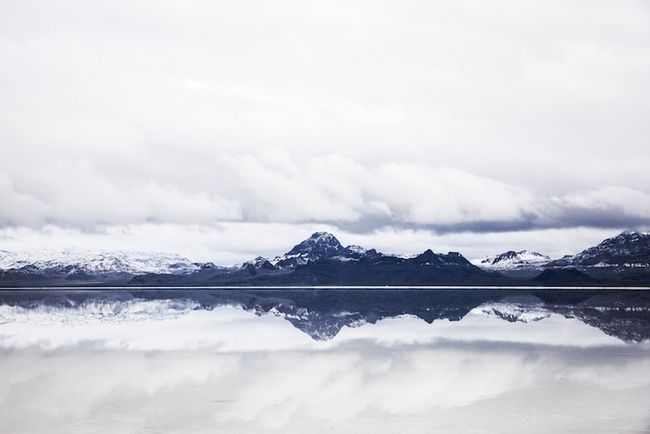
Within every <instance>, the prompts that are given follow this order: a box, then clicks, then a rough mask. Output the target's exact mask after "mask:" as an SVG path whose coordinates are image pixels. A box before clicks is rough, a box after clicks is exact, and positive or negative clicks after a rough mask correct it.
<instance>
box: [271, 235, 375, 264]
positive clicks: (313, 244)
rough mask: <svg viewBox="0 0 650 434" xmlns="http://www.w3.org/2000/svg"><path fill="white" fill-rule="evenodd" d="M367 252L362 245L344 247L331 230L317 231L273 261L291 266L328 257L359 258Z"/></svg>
mask: <svg viewBox="0 0 650 434" xmlns="http://www.w3.org/2000/svg"><path fill="white" fill-rule="evenodd" d="M366 253H367V251H366V249H364V248H363V247H360V246H355V245H352V246H347V247H343V245H342V244H341V243H340V242H339V240H338V239H336V237H335V236H334V235H332V234H330V233H329V232H315V233H313V234H312V235H311V236H310V237H309V238H307V239H306V240H304V241H302V242H300V243H298V244H296V245H295V246H293V248H292V249H291V250H289V251H288V252H287V253H285V254H284V255H282V256H277V257H275V258H274V259H273V260H272V261H271V263H272V264H273V265H275V266H276V267H278V268H291V267H296V266H298V265H306V264H308V263H309V262H316V261H320V260H328V259H337V260H341V261H346V260H358V259H361V258H362V257H364V255H366Z"/></svg>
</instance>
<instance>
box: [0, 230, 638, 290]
mask: <svg viewBox="0 0 650 434" xmlns="http://www.w3.org/2000/svg"><path fill="white" fill-rule="evenodd" d="M0 284H1V285H2V286H75V285H84V286H85V285H111V286H112V285H118V286H131V285H137V286H199V285H200V286H204V285H205V286H230V285H235V286H237V285H240V286H285V285H286V286H301V285H304V286H314V285H316V286H319V285H328V286H329V285H331V286H336V285H360V286H363V285H372V286H375V285H379V286H383V285H398V286H399V285H402V286H409V285H410V286H416V285H454V286H456V285H457V286H462V285H489V286H512V285H522V284H525V285H545V286H562V285H571V286H573V285H577V286H590V285H648V284H650V233H642V232H630V231H626V232H622V233H621V234H619V235H617V236H615V237H613V238H608V239H606V240H604V241H603V242H601V243H599V244H598V245H596V246H593V247H589V248H587V249H585V250H583V251H582V252H580V253H578V254H576V255H573V256H565V257H563V258H560V259H555V260H553V259H551V258H550V257H549V256H546V255H543V254H541V253H537V252H533V251H528V250H521V251H514V250H512V251H507V252H504V253H501V254H497V255H494V256H490V257H486V258H483V259H481V260H478V261H475V262H474V263H471V262H470V261H468V260H467V259H466V258H465V257H464V256H462V255H461V254H460V253H458V252H448V253H434V252H433V251H432V250H430V249H428V250H425V251H424V252H422V253H420V254H418V255H414V256H411V257H404V256H399V255H391V254H384V253H381V252H378V251H377V250H375V249H365V248H363V247H361V246H357V245H349V246H344V245H342V244H341V243H340V242H339V240H338V239H337V238H336V237H335V236H334V235H332V234H331V233H328V232H316V233H314V234H312V235H311V236H310V237H309V238H307V239H305V240H303V241H302V242H300V243H298V244H296V245H295V246H294V247H293V248H291V249H290V250H289V251H287V253H285V254H284V255H280V256H276V257H274V258H264V257H257V258H255V259H252V260H250V261H247V262H244V263H243V264H240V265H235V266H217V265H215V264H213V263H211V262H203V263H200V262H192V261H191V260H189V259H187V258H184V257H182V256H179V255H174V254H152V253H138V252H108V251H103V252H94V251H81V250H64V251H61V252H53V251H42V252H31V253H29V254H19V253H14V252H8V251H0Z"/></svg>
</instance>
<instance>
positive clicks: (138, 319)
mask: <svg viewBox="0 0 650 434" xmlns="http://www.w3.org/2000/svg"><path fill="white" fill-rule="evenodd" d="M504 319H505V320H507V321H504ZM541 319H544V321H540V320H541ZM360 340H369V341H373V342H376V343H380V344H382V345H386V346H393V345H399V344H425V343H435V342H437V341H441V340H447V341H449V340H451V341H462V342H470V341H471V342H475V341H504V342H520V343H531V344H542V345H567V346H578V347H588V346H593V345H623V343H622V342H621V341H620V340H619V339H617V338H614V337H611V336H607V335H605V334H604V333H603V332H602V331H601V330H599V329H597V328H594V327H590V326H588V325H587V324H585V323H583V322H581V321H580V320H578V319H576V318H565V317H564V316H562V315H559V314H551V313H549V312H547V311H545V310H543V309H542V308H541V307H530V306H519V305H517V304H509V303H498V304H485V305H482V306H480V307H478V308H475V309H474V310H472V311H471V312H470V313H469V314H468V315H466V316H465V317H464V318H463V319H461V320H460V321H449V320H446V319H445V320H435V321H433V323H431V324H429V323H427V322H425V321H424V320H422V319H421V318H418V317H416V316H413V315H400V316H395V317H388V318H380V317H370V316H368V317H364V316H362V315H360V314H358V313H354V312H341V313H338V314H336V315H334V314H332V315H327V314H324V313H322V312H312V311H308V310H306V309H298V310H296V311H293V312H291V313H289V314H287V313H283V312H281V311H280V310H278V309H275V308H274V309H271V310H270V311H269V312H268V313H264V312H263V311H257V310H255V309H253V310H251V311H246V310H243V309H242V308H241V307H234V306H221V307H214V308H210V309H209V310H206V309H202V308H200V306H199V305H198V304H196V303H195V302H192V301H185V300H150V301H145V300H138V299H135V300H128V301H103V302H85V303H81V304H78V305H76V306H72V307H52V306H33V307H30V308H26V307H16V306H7V305H2V306H0V348H29V347H41V348H50V349H52V348H59V347H71V346H77V345H82V344H87V343H92V345H94V346H98V347H101V348H109V349H110V348H113V349H130V350H180V349H191V348H213V349H214V350H216V351H219V352H229V351H271V350H287V349H308V350H322V349H325V348H332V347H336V346H338V345H343V344H347V343H349V342H357V341H360Z"/></svg>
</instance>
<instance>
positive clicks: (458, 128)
mask: <svg viewBox="0 0 650 434" xmlns="http://www.w3.org/2000/svg"><path fill="white" fill-rule="evenodd" d="M577 17H579V19H578V18H577ZM648 18H650V8H649V7H648V5H647V4H646V3H645V2H642V1H629V2H627V1H626V2H623V3H621V4H617V5H616V7H612V5H611V3H610V2H607V1H594V2H590V4H589V7H588V8H585V6H584V4H583V3H582V2H579V1H569V2H566V1H563V2H559V1H558V2H556V1H551V2H545V3H544V4H539V5H527V6H526V7H524V6H523V5H518V4H514V3H512V2H509V1H498V2H496V3H491V4H490V5H486V4H484V2H479V1H467V2H460V3H453V4H439V5H438V4H430V2H423V1H416V0H413V1H407V2H406V3H404V2H399V3H397V2H391V1H378V2H372V3H367V2H362V1H359V2H356V1H353V2H329V3H327V4H316V5H314V4H312V5H310V6H307V5H305V4H303V3H302V2H297V1H286V2H280V3H277V2H276V3H272V4H271V3H268V4H266V3H265V4H257V3H255V4H248V3H247V2H237V3H219V4H214V3H213V2H208V1H199V2H194V3H192V4H191V5H188V4H181V3H176V2H172V1H163V2H155V3H151V2H147V1H137V2H131V3H129V5H122V4H118V3H116V2H103V3H102V4H101V5H99V6H96V7H92V8H90V7H89V6H88V5H87V4H86V3H84V2H81V1H76V0H69V1H65V2H63V3H60V4H57V5H56V6H55V5H53V4H50V3H48V2H41V1H38V0H27V1H24V2H19V3H16V2H13V3H8V2H5V3H3V4H2V5H0V58H1V59H2V60H1V61H0V62H1V63H2V68H0V95H2V96H1V97H0V155H1V158H0V227H1V228H3V229H2V230H3V231H7V230H9V231H12V230H15V229H16V228H31V229H32V230H33V231H34V232H33V234H39V233H41V234H42V233H43V231H44V230H45V228H47V227H58V228H61V229H62V230H74V231H77V232H78V233H79V234H78V235H77V236H74V237H71V238H70V242H72V243H79V242H83V240H82V237H83V235H82V234H83V233H87V232H92V231H99V232H102V231H103V232H104V233H110V232H120V231H124V230H129V228H134V227H141V226H143V225H150V224H158V225H161V230H164V229H163V226H162V225H185V226H187V227H192V226H199V227H201V228H202V229H203V230H206V231H214V230H216V229H215V228H218V227H220V225H228V224H235V223H241V224H250V225H258V224H267V225H269V226H268V228H272V227H273V225H295V227H296V228H303V229H304V228H306V227H310V225H315V226H321V227H323V226H327V227H334V228H337V229H339V230H341V231H344V232H346V233H349V234H351V235H352V236H362V235H363V234H367V233H381V232H382V231H383V232H386V231H388V232H390V231H402V232H403V233H404V234H408V231H423V232H426V233H429V234H438V235H441V234H461V233H464V232H474V233H477V234H488V233H494V232H515V231H520V232H522V233H523V232H530V231H533V232H534V231H540V230H556V229H573V228H582V227H586V228H592V230H593V231H594V233H596V232H595V231H597V230H598V229H599V228H600V229H611V230H619V229H622V228H647V227H648V225H649V224H650V190H649V187H648V186H650V171H648V167H650V153H649V152H650V151H649V149H650V148H649V147H648V146H647V142H648V139H649V138H650V127H649V126H648V122H647V119H648V118H650V103H649V101H650V86H649V82H648V77H649V76H650V55H649V54H648V53H650V43H649V42H648V41H650V30H649V28H650V27H649V26H647V23H648ZM251 227H253V226H251ZM294 232H302V229H300V230H298V229H296V230H294ZM531 233H532V232H531ZM566 233H567V234H568V233H569V232H566ZM269 236H272V235H269ZM525 236H526V235H525V234H522V237H525ZM406 238H407V235H405V237H404V239H406ZM49 242H50V240H49V239H48V238H47V237H43V238H42V243H43V244H47V243H49ZM286 242H287V241H286V240H285V243H286ZM172 245H174V242H170V246H172ZM497 247H499V246H494V249H496V248H497ZM574 247H576V246H574ZM392 250H399V246H398V245H395V246H392ZM490 253H494V252H490ZM242 254H243V252H242V251H239V252H238V253H237V255H242Z"/></svg>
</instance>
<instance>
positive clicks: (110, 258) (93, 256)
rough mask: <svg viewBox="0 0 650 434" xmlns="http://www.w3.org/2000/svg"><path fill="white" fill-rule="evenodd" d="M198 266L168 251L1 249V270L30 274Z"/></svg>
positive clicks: (169, 270) (173, 270)
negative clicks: (21, 250) (29, 250)
mask: <svg viewBox="0 0 650 434" xmlns="http://www.w3.org/2000/svg"><path fill="white" fill-rule="evenodd" d="M200 268H201V266H200V264H196V263H193V262H191V261H190V260H189V259H187V258H184V257H182V256H179V255H175V254H169V253H144V252H122V251H100V252H92V251H85V250H76V249H66V250H62V251H50V250H42V251H36V252H30V253H12V252H7V251H0V270H2V271H8V270H13V271H17V272H20V271H22V272H25V273H30V274H34V273H43V274H53V273H60V274H67V275H73V274H77V275H79V274H87V275H102V274H129V275H138V274H147V273H160V274H189V273H193V272H195V271H197V270H199V269H200Z"/></svg>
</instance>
